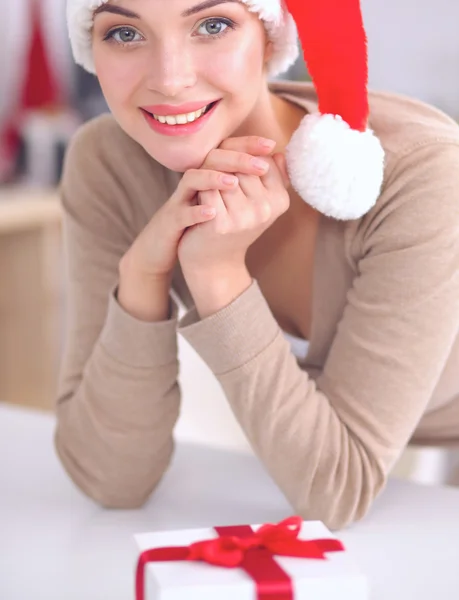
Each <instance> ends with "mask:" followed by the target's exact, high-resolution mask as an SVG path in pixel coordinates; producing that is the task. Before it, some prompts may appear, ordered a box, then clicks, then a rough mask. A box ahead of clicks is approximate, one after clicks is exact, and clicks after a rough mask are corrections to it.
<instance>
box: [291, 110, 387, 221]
mask: <svg viewBox="0 0 459 600" xmlns="http://www.w3.org/2000/svg"><path fill="white" fill-rule="evenodd" d="M286 159H287V167H288V172H289V175H290V180H291V183H292V186H293V188H294V189H295V190H296V191H297V192H298V194H299V195H300V196H301V197H302V198H303V200H305V202H307V203H308V204H310V205H311V206H312V207H313V208H315V209H316V210H318V211H319V212H321V213H323V214H325V215H327V216H329V217H333V218H335V219H342V220H348V219H349V220H350V219H359V218H360V217H362V216H363V215H364V214H365V213H367V212H368V211H369V210H370V208H371V207H372V206H374V204H375V203H376V200H377V199H378V196H379V194H380V190H381V185H382V182H383V176H384V150H383V148H382V146H381V143H380V141H379V140H378V138H377V137H376V136H375V135H374V134H373V132H372V131H371V130H366V131H364V132H360V131H356V130H354V129H351V128H350V127H349V125H348V124H347V123H346V122H345V121H343V119H342V118H341V117H339V116H334V115H319V114H312V115H306V116H305V117H304V118H303V119H302V121H301V123H300V126H299V128H298V129H297V130H296V131H295V133H294V134H293V136H292V139H291V140H290V143H289V144H288V147H287V149H286Z"/></svg>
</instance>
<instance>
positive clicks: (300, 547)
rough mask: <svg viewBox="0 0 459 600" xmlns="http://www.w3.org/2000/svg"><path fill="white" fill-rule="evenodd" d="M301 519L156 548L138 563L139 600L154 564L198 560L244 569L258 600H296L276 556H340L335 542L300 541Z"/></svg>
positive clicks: (223, 529) (234, 528)
mask: <svg viewBox="0 0 459 600" xmlns="http://www.w3.org/2000/svg"><path fill="white" fill-rule="evenodd" d="M301 524H302V519H301V517H290V518H288V519H285V520H284V521H281V522H280V523H278V524H277V525H271V524H266V525H262V526H261V527H260V528H259V529H258V531H257V532H254V531H253V529H252V528H251V527H250V526H249V525H236V526H229V527H215V531H216V532H217V533H218V535H219V536H220V537H218V538H216V539H212V540H203V541H201V542H195V543H194V544H190V546H175V547H165V548H152V549H150V550H145V551H144V552H142V553H141V555H140V557H139V560H138V562H137V573H136V600H144V597H145V596H144V593H145V592H144V590H145V581H144V580H145V566H146V565H147V564H148V563H150V562H163V561H182V560H197V561H204V562H207V563H208V564H210V565H216V566H219V567H227V568H234V567H240V568H241V569H243V570H244V571H245V572H246V573H247V574H248V575H249V576H250V577H251V578H252V579H253V580H254V582H255V584H256V591H257V596H256V598H257V600H294V598H293V585H292V581H291V579H290V577H289V575H288V573H286V572H285V571H284V570H283V569H282V568H281V566H280V565H279V564H278V563H277V562H276V561H275V560H274V555H278V556H292V557H298V558H313V559H319V560H326V558H327V557H326V556H325V553H326V552H340V551H342V550H344V546H343V544H342V543H341V542H340V541H339V540H335V539H316V540H299V539H298V534H299V532H300V530H301Z"/></svg>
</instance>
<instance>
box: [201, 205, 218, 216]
mask: <svg viewBox="0 0 459 600" xmlns="http://www.w3.org/2000/svg"><path fill="white" fill-rule="evenodd" d="M201 212H202V214H203V215H204V216H205V217H212V216H213V215H214V214H215V208H214V207H213V206H203V207H202V208H201Z"/></svg>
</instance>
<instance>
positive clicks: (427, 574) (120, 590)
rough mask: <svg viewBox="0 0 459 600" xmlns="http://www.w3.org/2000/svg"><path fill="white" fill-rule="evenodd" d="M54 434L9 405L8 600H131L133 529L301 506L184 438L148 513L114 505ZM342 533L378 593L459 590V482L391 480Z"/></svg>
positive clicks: (1, 490) (5, 426)
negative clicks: (66, 464)
mask: <svg viewBox="0 0 459 600" xmlns="http://www.w3.org/2000/svg"><path fill="white" fill-rule="evenodd" d="M53 429H54V419H53V417H52V416H50V415H47V414H42V413H37V412H32V411H27V410H24V409H18V408H11V407H6V406H4V405H3V406H2V405H0V599H1V600H29V599H30V600H132V599H133V596H134V594H133V581H134V580H133V561H132V558H133V548H134V546H133V540H132V535H133V534H134V533H138V532H146V531H153V530H160V529H169V528H174V529H175V528H181V527H199V526H204V527H208V526H209V525H211V526H212V525H227V524H237V523H259V522H277V521H279V520H281V519H283V518H285V517H286V516H288V515H290V514H291V513H292V510H291V508H290V507H289V506H288V504H287V503H286V501H285V500H284V499H283V496H282V495H281V493H280V492H279V490H278V489H277V488H276V486H275V485H274V484H273V483H272V481H271V480H270V478H269V476H268V475H267V473H266V472H265V471H264V469H263V468H262V466H261V465H260V463H259V462H258V461H257V460H256V459H255V458H254V457H253V456H250V455H248V454H246V453H244V452H237V451H228V450H224V449H216V448H212V447H209V446H200V445H198V444H195V443H189V442H188V443H187V442H184V441H179V443H178V447H177V451H176V455H175V458H174V461H173V464H172V466H171V468H170V469H169V471H168V473H167V474H166V476H165V477H164V479H163V480H162V482H161V484H160V486H159V487H158V489H157V490H156V493H155V494H154V495H153V496H152V498H151V500H150V501H149V502H148V504H147V505H146V506H145V507H144V508H143V509H141V510H136V511H109V510H104V509H102V508H99V507H98V506H97V505H96V504H94V503H93V502H92V501H90V500H89V499H87V498H86V497H84V496H83V495H82V494H81V493H80V492H79V491H78V490H77V489H76V488H75V487H74V485H73V484H72V483H71V482H70V480H69V479H68V477H67V476H66V474H65V472H64V471H63V469H62V467H61V466H60V464H59V462H58V460H57V458H56V456H55V454H54V449H53V442H52V433H53ZM339 537H340V539H341V540H342V541H343V542H344V544H345V545H346V546H347V548H348V549H349V550H350V551H351V552H352V553H353V554H354V556H355V557H356V559H357V561H358V562H359V563H360V565H361V567H362V568H363V570H364V571H365V572H366V573H367V575H368V577H369V580H370V584H371V586H372V596H371V598H372V600H398V599H400V600H411V599H413V600H432V598H438V599H441V600H449V599H451V600H452V599H457V598H458V597H459V489H453V488H435V487H427V486H421V485H415V484H411V483H407V482H403V481H398V480H392V481H390V482H389V484H388V486H387V488H386V490H385V492H384V493H383V494H382V495H381V496H380V497H379V498H378V500H377V501H376V503H375V505H374V507H373V509H372V510H371V512H370V514H369V515H368V516H367V517H366V518H365V519H364V520H363V521H362V522H361V523H359V524H356V525H354V526H353V527H351V528H348V529H347V530H345V531H343V532H341V533H340V534H339Z"/></svg>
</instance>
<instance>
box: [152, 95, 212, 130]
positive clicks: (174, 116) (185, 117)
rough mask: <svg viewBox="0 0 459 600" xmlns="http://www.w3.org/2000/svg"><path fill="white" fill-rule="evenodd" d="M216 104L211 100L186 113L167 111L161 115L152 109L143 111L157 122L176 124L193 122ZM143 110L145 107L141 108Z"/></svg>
mask: <svg viewBox="0 0 459 600" xmlns="http://www.w3.org/2000/svg"><path fill="white" fill-rule="evenodd" d="M215 104H216V101H215V102H211V103H210V104H207V105H206V106H204V107H203V108H200V109H198V110H195V111H190V112H188V113H169V114H166V115H161V114H160V113H154V112H153V111H149V110H148V111H145V112H147V113H148V114H149V115H150V116H151V117H153V119H155V120H156V121H158V122H159V123H163V124H165V123H167V125H172V126H177V125H186V124H187V123H193V122H194V121H197V120H198V119H200V118H201V117H202V116H203V115H205V114H206V113H207V112H208V111H209V110H211V109H212V108H213V106H214V105H215ZM142 110H145V109H142Z"/></svg>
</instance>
